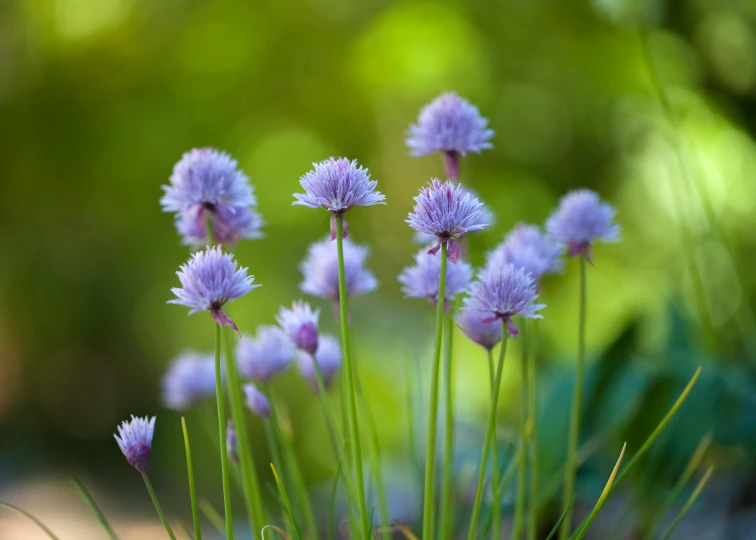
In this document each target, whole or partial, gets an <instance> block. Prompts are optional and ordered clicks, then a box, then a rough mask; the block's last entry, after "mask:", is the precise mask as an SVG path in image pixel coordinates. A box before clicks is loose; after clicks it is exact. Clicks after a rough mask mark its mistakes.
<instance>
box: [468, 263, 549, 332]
mask: <svg viewBox="0 0 756 540" xmlns="http://www.w3.org/2000/svg"><path fill="white" fill-rule="evenodd" d="M537 298H538V292H537V291H536V287H535V280H534V279H533V277H532V276H531V275H530V274H527V273H526V272H525V270H524V269H522V268H518V267H516V266H514V265H513V264H505V265H504V266H492V267H486V268H485V269H484V270H483V271H481V272H480V274H479V275H478V279H477V280H476V281H474V282H473V284H472V286H471V287H470V296H469V297H467V298H465V301H464V307H463V308H462V309H463V310H465V311H471V312H473V313H474V314H476V315H478V316H480V318H481V321H482V322H488V321H492V320H497V319H502V320H503V321H504V322H505V323H506V324H507V330H509V333H510V334H511V335H512V336H517V334H518V332H517V327H516V326H515V324H514V322H512V317H514V316H515V315H519V316H520V317H523V318H527V319H542V318H543V316H542V315H539V314H538V313H536V312H537V311H538V310H540V309H542V308H544V307H546V306H545V304H535V303H534V302H535V300H536V299H537Z"/></svg>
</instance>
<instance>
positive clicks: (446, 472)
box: [438, 302, 456, 539]
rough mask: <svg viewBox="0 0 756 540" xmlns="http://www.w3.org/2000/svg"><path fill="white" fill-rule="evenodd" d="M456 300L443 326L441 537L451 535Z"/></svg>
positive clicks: (452, 512) (452, 513) (444, 537)
mask: <svg viewBox="0 0 756 540" xmlns="http://www.w3.org/2000/svg"><path fill="white" fill-rule="evenodd" d="M455 307H456V302H452V307H451V309H450V310H449V313H447V314H446V317H445V318H446V321H445V322H446V325H445V328H444V401H445V407H444V413H445V415H444V420H445V426H444V467H443V471H442V474H443V476H442V478H441V530H440V534H439V535H438V537H439V538H441V539H446V538H449V537H450V535H451V527H452V521H453V520H452V517H453V515H454V510H453V508H454V504H453V501H452V498H453V493H452V485H453V474H452V464H453V461H454V387H453V386H452V372H453V369H452V344H453V336H454V332H453V330H454V308H455Z"/></svg>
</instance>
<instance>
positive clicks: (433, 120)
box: [407, 92, 494, 178]
mask: <svg viewBox="0 0 756 540" xmlns="http://www.w3.org/2000/svg"><path fill="white" fill-rule="evenodd" d="M493 135H494V132H493V131H492V130H490V129H488V120H487V119H485V118H483V117H482V116H481V115H480V112H478V108H477V107H475V106H474V105H472V104H471V103H470V102H469V101H467V100H466V99H463V98H461V97H459V96H458V95H457V94H455V93H453V92H452V93H447V94H442V95H441V96H440V97H438V98H436V99H435V100H434V101H433V102H431V103H430V104H429V105H427V106H426V107H424V108H423V110H422V111H420V117H419V118H418V120H417V124H414V125H412V126H410V128H409V137H408V138H407V146H408V147H409V148H410V153H411V154H412V155H413V156H423V155H426V154H432V153H434V152H444V153H445V154H447V155H449V156H450V157H449V159H452V160H454V159H455V158H456V156H457V155H459V154H461V155H463V156H464V155H465V154H467V153H468V152H476V153H480V151H481V150H485V149H487V148H491V147H492V146H491V143H490V142H489V141H490V139H491V137H493ZM449 165H450V163H448V162H447V170H449V173H450V176H453V177H454V178H456V175H454V174H453V173H454V172H455V169H456V162H453V163H451V165H452V167H450V166H449Z"/></svg>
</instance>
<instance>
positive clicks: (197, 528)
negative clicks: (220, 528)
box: [181, 416, 202, 540]
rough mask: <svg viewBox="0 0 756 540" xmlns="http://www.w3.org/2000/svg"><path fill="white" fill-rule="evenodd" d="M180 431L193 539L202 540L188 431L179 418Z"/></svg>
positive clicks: (182, 420) (184, 423)
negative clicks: (187, 478) (184, 452)
mask: <svg viewBox="0 0 756 540" xmlns="http://www.w3.org/2000/svg"><path fill="white" fill-rule="evenodd" d="M181 430H182V431H183V432H184V448H185V450H186V471H187V476H188V477H189V499H190V500H191V503H192V520H193V523H194V537H195V538H196V539H197V540H202V531H201V530H200V519H199V510H198V509H197V490H196V489H195V485H194V465H193V464H192V448H191V446H190V445H189V430H188V429H187V427H186V420H185V419H184V417H183V416H182V417H181Z"/></svg>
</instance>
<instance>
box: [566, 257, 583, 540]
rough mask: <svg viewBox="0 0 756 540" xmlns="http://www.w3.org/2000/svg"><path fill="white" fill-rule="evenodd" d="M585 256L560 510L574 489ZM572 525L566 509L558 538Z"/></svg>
mask: <svg viewBox="0 0 756 540" xmlns="http://www.w3.org/2000/svg"><path fill="white" fill-rule="evenodd" d="M585 288H586V287H585V257H584V256H582V255H581V256H580V307H579V310H578V350H577V364H576V367H575V391H574V393H573V397H572V414H571V416H570V435H569V440H568V442H567V466H566V467H565V470H564V493H563V496H562V511H564V509H565V508H567V505H568V504H569V503H570V501H571V500H572V496H573V495H574V491H575V472H576V471H577V464H576V463H575V452H576V451H577V446H578V441H579V440H580V406H581V404H582V402H583V370H584V366H583V364H584V361H585V308H586V305H585V304H586V302H585V296H586V291H585ZM570 527H572V511H568V512H567V515H566V516H565V517H564V521H563V522H562V528H561V529H560V530H559V540H565V539H566V538H567V537H568V536H569V534H570Z"/></svg>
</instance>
